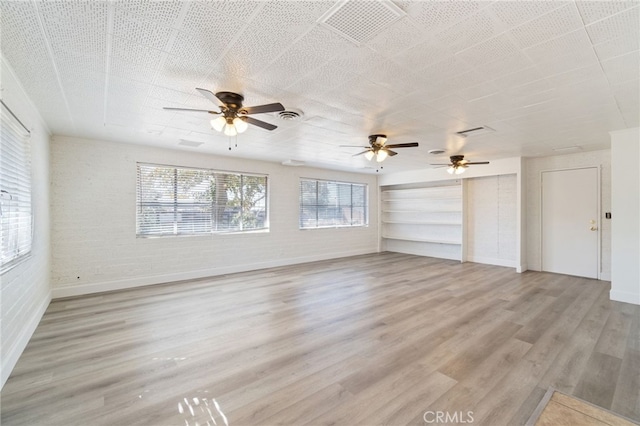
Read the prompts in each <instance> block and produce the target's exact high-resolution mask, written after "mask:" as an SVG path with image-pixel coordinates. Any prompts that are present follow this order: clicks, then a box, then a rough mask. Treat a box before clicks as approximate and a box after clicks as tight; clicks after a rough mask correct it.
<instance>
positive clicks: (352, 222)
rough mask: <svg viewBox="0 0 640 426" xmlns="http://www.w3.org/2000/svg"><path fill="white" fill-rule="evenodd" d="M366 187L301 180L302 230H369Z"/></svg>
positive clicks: (345, 183) (358, 184) (346, 183)
mask: <svg viewBox="0 0 640 426" xmlns="http://www.w3.org/2000/svg"><path fill="white" fill-rule="evenodd" d="M367 211H368V205H367V185H366V184H360V183H348V182H330V181H323V180H314V179H301V180H300V229H310V228H331V227H343V226H366V225H367V224H368V217H367Z"/></svg>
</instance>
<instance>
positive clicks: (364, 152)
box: [352, 149, 371, 157]
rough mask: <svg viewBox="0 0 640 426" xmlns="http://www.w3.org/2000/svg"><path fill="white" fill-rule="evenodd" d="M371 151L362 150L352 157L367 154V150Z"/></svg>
mask: <svg viewBox="0 0 640 426" xmlns="http://www.w3.org/2000/svg"><path fill="white" fill-rule="evenodd" d="M369 151H371V150H370V149H367V150H364V151H362V152H359V153H357V154H353V155H352V157H357V156H358V155H362V154H366V153H367V152H369Z"/></svg>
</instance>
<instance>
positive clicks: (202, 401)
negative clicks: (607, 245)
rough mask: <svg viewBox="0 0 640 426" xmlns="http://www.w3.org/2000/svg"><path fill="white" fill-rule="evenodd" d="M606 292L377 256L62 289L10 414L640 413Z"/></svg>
mask: <svg viewBox="0 0 640 426" xmlns="http://www.w3.org/2000/svg"><path fill="white" fill-rule="evenodd" d="M608 293H609V284H608V283H606V282H601V281H595V280H589V279H582V278H576V277H570V276H564V275H555V274H549V273H539V272H526V273H524V274H517V273H515V272H514V270H513V269H510V268H502V267H495V266H488V265H481V264H474V263H464V264H460V263H458V262H453V261H447V260H439V259H433V258H428V257H419V256H411V255H403V254H397V253H381V254H372V255H366V256H356V257H350V258H345V259H338V260H332V261H323V262H315V263H309V264H304V265H296V266H289V267H280V268H274V269H268V270H261V271H255V272H247V273H239V274H233V275H227V276H222V277H214V278H210V279H204V280H197V281H189V282H180V283H173V284H167V285H158V286H151V287H146V288H139V289H134V290H128V291H120V292H113V293H107V294H100V295H92V296H84V297H78V298H70V299H65V300H57V301H54V302H53V303H51V305H50V306H49V309H48V310H47V312H46V314H45V315H44V318H43V319H42V322H41V324H40V325H39V327H38V328H37V330H36V332H35V334H34V336H33V338H32V339H31V341H30V343H29V345H28V346H27V348H26V350H25V352H24V354H23V355H22V357H21V358H20V360H19V362H18V364H17V366H16V368H15V370H14V371H13V374H12V375H11V377H10V378H9V380H8V381H7V383H6V385H5V387H4V389H3V390H2V395H1V398H2V399H1V410H2V417H1V419H2V425H3V426H7V425H65V426H69V425H110V426H111V425H153V426H155V425H191V426H195V425H196V424H198V425H202V426H204V425H213V424H214V420H215V422H216V423H215V424H217V425H224V424H229V425H232V426H238V425H276V424H287V425H305V424H309V425H349V426H350V425H357V424H362V425H383V424H384V425H396V424H397V425H404V424H412V425H425V424H428V423H426V422H425V413H426V420H430V421H431V420H434V419H436V416H437V415H438V412H443V413H445V414H448V415H449V420H451V419H452V418H453V420H458V421H459V422H460V423H461V424H462V422H463V421H464V422H466V423H467V424H469V423H471V420H473V423H472V424H477V425H518V424H524V423H525V422H526V421H527V419H528V418H529V416H530V415H531V413H532V412H533V410H534V409H535V408H536V406H537V405H538V403H539V402H540V400H541V399H542V397H543V395H544V394H545V392H546V390H547V389H548V388H549V387H550V386H553V387H554V388H556V389H558V390H559V391H561V392H564V393H566V394H569V395H574V396H576V397H579V398H581V399H583V400H586V401H588V402H591V403H593V404H595V405H598V406H601V407H604V408H606V409H610V410H611V411H613V412H617V413H619V414H622V415H624V416H626V417H628V418H630V419H632V420H635V421H640V306H633V305H628V304H624V303H618V302H611V301H609V299H608ZM444 419H446V417H444ZM429 424H438V423H435V422H432V423H429ZM439 424H442V423H439Z"/></svg>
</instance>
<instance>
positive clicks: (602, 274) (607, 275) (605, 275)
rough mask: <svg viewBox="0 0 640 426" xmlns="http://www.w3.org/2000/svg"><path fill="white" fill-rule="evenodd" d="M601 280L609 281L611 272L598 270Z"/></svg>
mask: <svg viewBox="0 0 640 426" xmlns="http://www.w3.org/2000/svg"><path fill="white" fill-rule="evenodd" d="M600 280H601V281H611V272H600Z"/></svg>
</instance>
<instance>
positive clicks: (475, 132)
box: [456, 126, 495, 138]
mask: <svg viewBox="0 0 640 426" xmlns="http://www.w3.org/2000/svg"><path fill="white" fill-rule="evenodd" d="M493 132H495V130H493V129H492V128H491V127H489V126H480V127H474V128H473V129H467V130H461V131H459V132H456V135H458V136H462V137H463V138H466V137H467V136H480V135H486V134H487V133H493Z"/></svg>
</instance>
